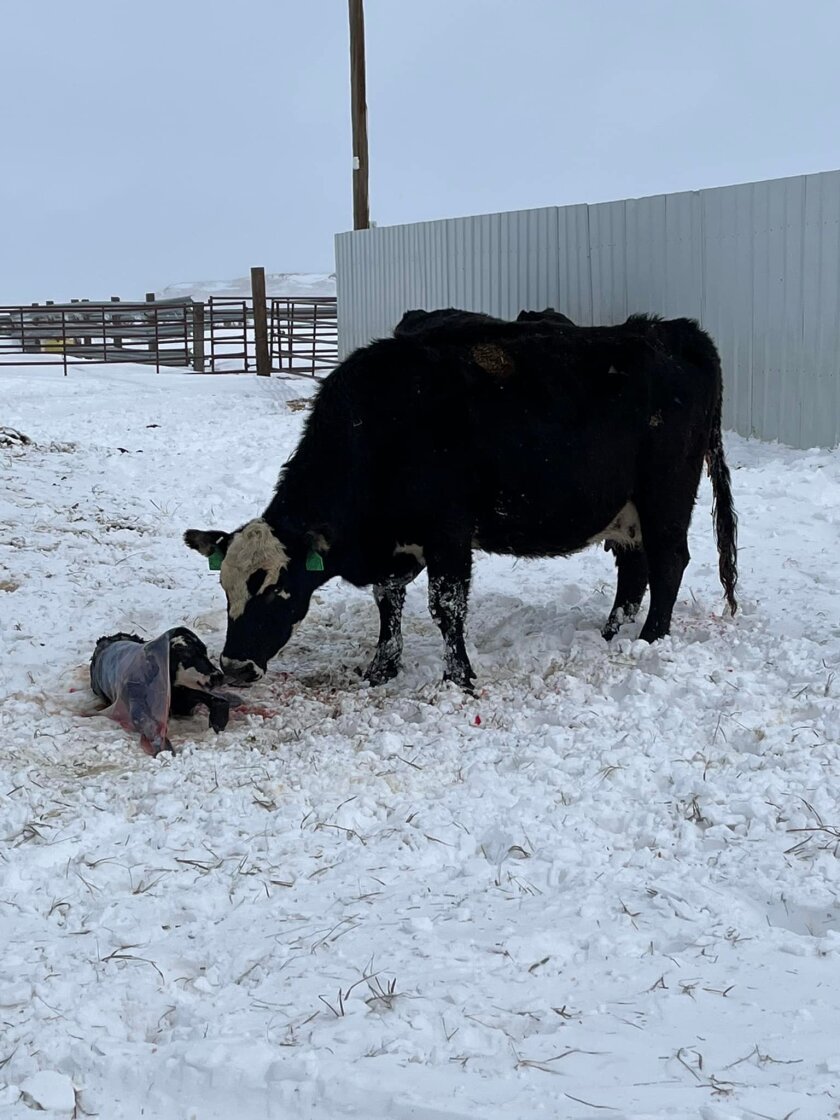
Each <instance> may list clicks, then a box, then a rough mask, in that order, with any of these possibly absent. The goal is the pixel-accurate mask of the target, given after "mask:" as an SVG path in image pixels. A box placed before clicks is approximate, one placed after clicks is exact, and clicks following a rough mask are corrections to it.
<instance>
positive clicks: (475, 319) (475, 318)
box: [394, 307, 505, 338]
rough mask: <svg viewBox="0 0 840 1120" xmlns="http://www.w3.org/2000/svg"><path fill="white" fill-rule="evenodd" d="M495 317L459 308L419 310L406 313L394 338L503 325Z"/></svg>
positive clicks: (397, 327) (398, 324) (396, 328)
mask: <svg viewBox="0 0 840 1120" xmlns="http://www.w3.org/2000/svg"><path fill="white" fill-rule="evenodd" d="M504 321H505V320H504V319H497V318H495V317H494V316H493V315H485V314H484V313H483V312H482V311H460V310H459V309H458V308H457V307H443V308H440V309H439V310H437V311H422V310H420V309H419V308H418V309H415V310H413V311H406V313H405V314H404V315H403V317H402V319H400V321H399V322H398V323H397V325H396V326H395V327H394V338H407V337H410V338H415V337H417V336H418V335H421V334H422V335H427V336H428V335H432V334H436V333H438V332H439V331H443V332H444V333H446V332H447V331H448V330H451V329H452V328H453V327H462V326H475V325H476V324H478V323H503V322H504Z"/></svg>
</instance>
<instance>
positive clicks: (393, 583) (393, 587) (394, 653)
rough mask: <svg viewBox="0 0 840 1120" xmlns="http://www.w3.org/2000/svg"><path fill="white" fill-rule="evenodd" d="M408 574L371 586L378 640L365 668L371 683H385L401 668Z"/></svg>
mask: <svg viewBox="0 0 840 1120" xmlns="http://www.w3.org/2000/svg"><path fill="white" fill-rule="evenodd" d="M409 582H410V580H409V578H408V577H402V576H401V577H394V578H392V579H389V580H386V581H385V582H384V583H378V584H376V585H375V586H374V588H373V597H374V599H375V600H376V605H377V607H379V643H378V645H377V647H376V653H375V654H374V655H373V660H372V661H371V663H370V665H369V666H368V668H367V670H366V672H365V680H367V681H370V683H371V684H374V685H376V684H384V683H385V682H386V681H389V680H391V678H392V677H395V676H396V675H397V673H398V672H399V671H400V666H401V665H402V650H403V640H402V612H403V606H404V605H405V589H406V585H407V584H408V583H409Z"/></svg>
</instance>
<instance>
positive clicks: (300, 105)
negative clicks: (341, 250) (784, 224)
mask: <svg viewBox="0 0 840 1120" xmlns="http://www.w3.org/2000/svg"><path fill="white" fill-rule="evenodd" d="M365 14H366V21H367V28H366V31H367V56H368V111H369V132H370V150H371V215H372V217H373V218H374V220H376V221H377V222H378V223H379V224H380V225H385V224H391V223H395V222H410V221H419V220H422V219H425V218H438V217H447V216H452V215H457V214H470V213H482V212H487V211H493V210H512V209H518V208H523V207H530V206H546V205H553V204H562V203H567V202H583V201H589V202H591V201H599V200H604V199H610V198H623V197H627V196H633V195H644V194H656V193H660V192H664V191H672V190H683V189H692V188H697V187H703V186H714V185H719V184H723V183H731V182H739V181H745V180H750V179H761V178H773V177H776V176H781V175H792V174H798V173H801V172H805V171H821V170H829V169H832V168H836V167H840V119H839V114H838V108H839V107H840V65H838V53H839V52H840V3H838V2H837V0H805V2H804V3H794V2H793V0H784V2H781V0H632V2H631V0H574V2H573V0H366V4H365ZM0 17H1V18H0V36H1V37H0V105H2V128H1V129H0V159H2V166H0V217H2V225H0V300H2V301H6V302H23V301H30V300H36V299H38V300H43V299H47V298H55V299H66V298H69V297H71V296H87V297H90V298H97V297H103V296H108V295H111V294H121V295H123V296H125V297H129V296H136V295H142V293H143V292H144V291H145V290H146V289H148V288H162V287H164V286H165V285H166V284H169V283H173V282H176V281H183V280H201V279H217V280H227V279H230V278H232V277H234V276H239V275H243V274H244V273H246V272H247V270H248V268H249V267H250V266H251V265H253V264H264V265H265V266H266V267H267V268H268V269H270V270H271V271H294V270H298V271H331V270H332V267H333V243H332V237H333V234H334V233H335V232H337V231H339V230H344V229H348V228H349V227H350V226H351V224H352V205H351V203H352V200H351V170H350V166H351V145H350V111H349V77H348V42H347V40H348V29H347V3H346V0H308V2H307V0H240V2H239V3H238V4H237V3H234V2H231V0H145V2H144V3H142V4H138V3H130V2H127V0H73V2H72V3H71V2H69V0H38V2H37V3H36V2H35V0H0Z"/></svg>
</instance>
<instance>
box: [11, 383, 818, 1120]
mask: <svg viewBox="0 0 840 1120" xmlns="http://www.w3.org/2000/svg"><path fill="white" fill-rule="evenodd" d="M310 391H311V386H310V385H309V384H308V383H307V382H305V381H303V380H298V381H281V380H276V379H272V380H262V379H256V378H246V377H242V376H239V377H228V376H217V377H214V378H205V377H201V376H196V375H192V374H189V373H161V374H160V375H156V374H155V373H154V372H152V371H150V370H148V369H135V368H131V367H119V368H114V367H111V368H104V367H86V368H75V367H74V368H73V369H72V370H71V373H70V375H69V376H68V377H67V378H62V377H61V376H60V371H55V370H51V369H47V370H45V369H43V368H36V367H26V366H20V367H16V368H13V369H9V368H6V369H3V370H2V371H0V395H1V396H2V402H3V409H2V416H0V423H2V424H6V425H10V426H12V427H14V428H17V429H19V430H20V431H22V432H24V433H25V434H26V435H28V436H29V437H31V439H32V441H33V442H32V443H31V444H29V445H25V446H21V445H19V444H17V443H15V442H14V441H6V442H7V445H6V446H4V447H2V448H0V475H1V476H2V484H1V485H0V641H2V656H1V657H0V674H2V678H0V679H2V684H3V689H2V694H3V695H2V711H0V733H1V735H0V945H2V952H0V1117H2V1118H3V1120H21V1118H23V1117H30V1116H32V1115H33V1109H38V1108H40V1109H45V1110H47V1111H48V1115H52V1116H65V1117H69V1116H71V1115H72V1108H75V1109H76V1114H77V1115H79V1116H81V1115H84V1114H97V1115H99V1116H101V1117H103V1118H107V1120H138V1118H140V1117H141V1116H142V1117H143V1118H145V1120H188V1118H194V1120H221V1118H225V1120H228V1118H231V1117H237V1118H243V1120H251V1118H254V1120H262V1118H268V1117H271V1118H274V1117H283V1118H287V1117H303V1118H308V1120H333V1118H338V1117H359V1118H362V1117H363V1118H365V1120H466V1118H469V1120H484V1118H486V1120H532V1118H534V1117H546V1118H555V1117H564V1118H567V1117H568V1118H581V1120H583V1118H589V1117H605V1116H612V1117H617V1118H621V1117H626V1118H633V1120H642V1118H647V1120H653V1118H664V1117H695V1116H697V1117H703V1118H704V1120H728V1118H742V1120H746V1118H748V1117H749V1118H752V1117H756V1116H765V1117H773V1118H779V1120H781V1118H782V1117H784V1116H787V1115H789V1114H793V1115H795V1117H796V1120H827V1118H829V1117H832V1116H835V1117H836V1116H838V1115H840V1113H838V1108H840V1046H838V1041H837V1037H838V1036H837V1022H838V1006H840V897H838V896H840V875H838V870H839V869H840V864H838V855H840V804H838V792H839V791H840V758H838V740H840V679H838V676H837V670H838V659H839V658H840V619H839V618H838V603H840V598H838V594H839V593H840V586H838V584H839V583H840V576H838V569H837V563H836V549H837V540H838V528H840V456H839V455H838V453H836V452H821V451H813V452H804V453H802V452H793V451H789V450H786V449H784V448H780V447H778V446H767V445H761V444H758V443H754V442H747V441H744V440H741V439H737V438H729V439H728V440H727V451H728V455H729V460H730V465H731V467H732V468H733V486H734V493H735V499H736V503H737V506H738V510H739V513H740V517H741V554H740V559H741V586H740V598H741V603H742V611H741V613H739V615H738V616H737V617H736V618H735V619H734V620H732V619H729V618H728V617H723V616H722V595H721V591H720V586H719V584H718V581H717V574H716V560H715V553H714V543H713V538H712V531H711V522H710V517H709V512H710V500H711V499H710V490H709V486H708V483H707V481H706V480H705V479H704V481H703V484H702V488H701V493H700V498H699V501H698V507H697V510H696V513H695V518H694V524H693V527H692V535H691V551H692V556H693V559H692V562H691V565H690V566H689V569H688V571H687V573H686V577H685V580H684V582H683V587H682V591H681V594H680V598H679V601H678V604H677V609H676V612H675V619H674V626H673V633H672V636H671V637H670V638H668V639H666V640H664V641H662V642H660V643H658V644H656V645H654V646H647V645H643V644H642V643H639V642H637V641H634V640H633V639H634V637H635V635H636V634H638V631H639V628H640V626H639V624H636V625H634V626H632V627H629V628H628V633H627V635H626V637H623V638H622V639H620V640H618V641H615V642H613V643H612V644H611V645H609V646H608V645H606V644H605V643H604V642H603V641H602V639H601V638H600V636H599V632H598V631H599V627H600V625H601V624H602V623H603V621H604V619H605V617H606V614H607V611H608V609H609V606H610V603H611V601H612V594H613V590H614V576H613V571H612V564H611V560H610V558H609V556H608V555H606V554H605V553H604V552H603V551H599V550H597V549H590V550H588V551H587V552H585V553H582V554H580V555H578V556H575V557H573V558H570V559H567V560H550V561H549V560H546V561H530V562H524V561H519V562H514V561H513V560H510V559H504V558H498V557H496V558H494V557H487V556H477V558H476V568H475V579H474V584H473V592H472V596H471V608H470V612H471V613H470V621H469V647H470V653H471V658H472V661H473V665H474V667H475V668H476V670H477V672H478V674H479V680H478V682H477V683H478V694H477V695H476V696H475V697H474V698H472V697H468V696H465V695H463V694H461V693H460V692H459V691H457V690H456V689H454V688H452V687H451V686H444V685H442V684H440V683H439V681H440V676H441V673H442V666H443V661H442V648H441V641H440V637H439V635H438V633H437V631H436V628H435V626H434V624H433V622H432V620H431V618H430V617H429V615H428V612H427V609H426V606H425V578H424V577H421V579H419V580H418V581H417V583H416V584H415V585H414V586H412V588H411V589H410V591H409V596H408V605H407V618H406V626H405V631H406V662H407V665H406V669H405V671H404V672H403V673H402V674H401V675H400V676H399V677H398V678H397V679H396V680H394V681H392V682H391V683H389V684H388V685H387V686H385V687H382V688H376V689H371V688H368V687H367V686H366V685H365V684H364V683H363V682H362V680H361V678H360V676H359V671H360V669H362V668H363V667H364V665H365V664H366V662H367V659H368V658H369V656H370V654H371V652H372V650H373V647H374V644H375V640H376V634H377V623H376V611H375V608H374V606H373V603H372V600H371V598H370V596H369V595H368V594H366V593H364V592H360V591H358V590H355V589H352V588H349V587H345V586H342V585H339V584H337V583H331V584H328V585H327V586H326V587H325V588H324V589H323V590H322V591H321V592H320V593H319V595H318V596H317V600H316V601H315V603H314V605H313V609H312V611H311V613H310V615H309V617H308V618H307V619H306V620H305V622H304V623H303V624H302V625H301V626H300V627H299V629H298V631H297V632H296V635H295V637H294V638H293V640H292V641H291V642H290V644H289V645H288V646H287V648H286V649H285V650H284V651H283V652H282V653H281V655H280V656H279V657H278V658H277V659H276V661H275V662H274V663H273V665H272V670H271V672H270V673H269V675H268V676H267V677H266V679H265V680H264V681H262V682H260V684H259V685H257V686H256V687H254V688H253V689H251V690H250V692H249V696H248V702H249V705H250V707H251V709H252V714H249V715H242V714H234V715H233V716H232V718H231V722H230V724H229V726H228V729H227V731H226V732H224V733H223V734H221V735H219V736H215V735H214V734H213V733H212V732H210V731H209V730H208V729H207V727H206V717H205V719H202V718H200V717H196V718H195V719H192V720H189V721H186V722H184V723H178V722H174V723H173V726H172V728H171V732H172V738H173V741H174V742H175V744H176V747H177V749H178V754H177V755H176V756H175V757H168V756H161V757H160V758H159V759H157V760H154V759H150V758H149V757H147V756H146V755H144V754H143V753H142V752H141V750H140V747H139V744H138V743H137V742H135V741H133V740H132V738H131V737H129V736H127V735H126V734H124V733H123V732H122V731H121V730H120V729H119V727H117V726H116V725H115V724H113V723H110V722H109V721H108V720H106V719H103V718H101V717H89V716H87V715H85V714H84V713H85V712H88V711H90V710H91V709H92V708H93V707H94V703H93V697H92V695H91V694H90V693H89V692H88V691H87V689H86V679H87V663H88V659H89V657H90V655H91V652H92V650H93V646H94V643H95V641H96V639H97V638H98V637H99V636H100V635H101V634H107V633H112V632H114V631H117V630H135V631H138V632H140V633H142V634H146V635H152V634H156V633H159V632H160V631H161V630H163V629H165V628H167V627H170V626H175V625H177V624H186V625H188V626H190V627H192V628H193V629H195V630H196V631H197V632H198V633H199V635H200V636H201V637H202V638H203V639H204V640H205V641H207V643H208V645H209V646H210V648H211V651H212V652H213V653H214V654H216V655H218V653H219V652H220V650H221V644H222V642H223V638H224V626H225V612H224V601H223V596H222V594H221V591H220V588H219V586H218V577H217V575H216V574H215V573H211V572H210V571H208V569H207V565H206V562H204V561H202V559H201V557H199V556H198V555H197V554H195V553H191V552H189V551H188V550H187V549H186V548H185V547H184V546H183V544H182V543H181V541H180V535H181V533H182V532H183V530H184V529H185V528H188V527H199V528H213V527H220V528H226V529H229V528H233V527H235V526H236V525H238V524H240V523H241V522H242V521H243V520H245V519H246V518H248V517H250V516H253V515H255V514H257V513H259V512H260V511H261V510H262V508H263V507H264V505H265V504H266V503H267V501H268V499H269V497H270V494H271V489H272V486H273V484H274V480H275V478H276V474H277V471H278V468H279V467H280V465H281V464H282V462H283V461H284V460H285V458H286V457H287V456H288V455H289V453H290V452H291V450H292V449H293V447H294V445H295V442H296V439H297V437H298V434H299V431H300V426H301V422H302V418H303V416H304V415H305V411H304V410H303V408H302V407H301V403H300V398H303V397H305V396H307V395H308V393H309V392H310ZM74 689H76V690H78V691H71V690H74ZM257 712H258V713H259V714H256V713H257ZM71 1098H72V1107H71Z"/></svg>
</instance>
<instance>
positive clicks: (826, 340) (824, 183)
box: [801, 171, 840, 447]
mask: <svg viewBox="0 0 840 1120" xmlns="http://www.w3.org/2000/svg"><path fill="white" fill-rule="evenodd" d="M802 337H803V366H804V371H805V376H804V378H803V381H802V403H801V415H802V434H801V439H802V445H803V446H805V447H812V446H819V447H834V446H836V444H837V443H838V442H840V172H837V171H830V172H826V173H824V174H822V175H807V176H805V218H804V231H803V246H802Z"/></svg>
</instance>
